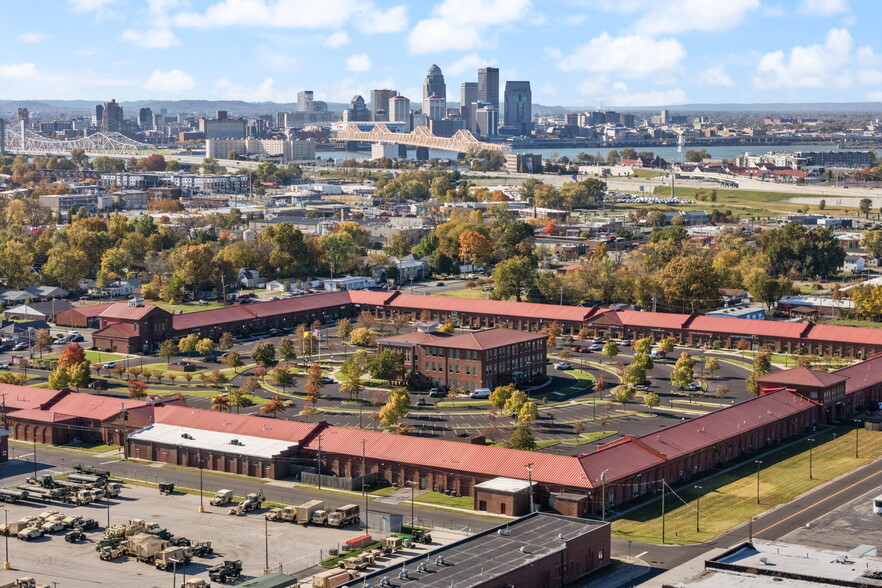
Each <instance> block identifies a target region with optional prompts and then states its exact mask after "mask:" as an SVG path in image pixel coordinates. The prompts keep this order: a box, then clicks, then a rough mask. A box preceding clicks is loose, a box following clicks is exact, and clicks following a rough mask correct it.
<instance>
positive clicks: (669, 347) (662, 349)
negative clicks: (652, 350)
mask: <svg viewBox="0 0 882 588" xmlns="http://www.w3.org/2000/svg"><path fill="white" fill-rule="evenodd" d="M674 343H675V339H674V338H673V337H665V338H664V339H662V340H661V341H659V342H658V353H659V354H660V355H661V356H662V357H667V356H668V353H670V352H672V351H673V350H674Z"/></svg>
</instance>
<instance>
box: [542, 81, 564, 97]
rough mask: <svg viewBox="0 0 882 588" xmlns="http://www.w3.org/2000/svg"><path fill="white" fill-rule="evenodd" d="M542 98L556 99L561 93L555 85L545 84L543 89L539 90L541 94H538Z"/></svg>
mask: <svg viewBox="0 0 882 588" xmlns="http://www.w3.org/2000/svg"><path fill="white" fill-rule="evenodd" d="M537 93H538V94H539V95H540V96H549V97H552V98H554V97H556V96H557V95H558V94H559V92H558V90H557V86H555V85H554V84H543V85H542V87H541V88H539V92H537Z"/></svg>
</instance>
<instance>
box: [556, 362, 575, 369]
mask: <svg viewBox="0 0 882 588" xmlns="http://www.w3.org/2000/svg"><path fill="white" fill-rule="evenodd" d="M554 369H556V370H571V369H573V364H571V363H569V362H566V361H559V362H557V363H556V364H554Z"/></svg>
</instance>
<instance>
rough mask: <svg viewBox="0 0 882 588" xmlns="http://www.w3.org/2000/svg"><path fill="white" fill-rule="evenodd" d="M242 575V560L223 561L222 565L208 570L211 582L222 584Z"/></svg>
mask: <svg viewBox="0 0 882 588" xmlns="http://www.w3.org/2000/svg"><path fill="white" fill-rule="evenodd" d="M241 575H242V560H241V559H237V560H232V561H231V560H224V563H222V564H218V565H216V566H214V567H212V568H208V577H209V579H211V581H212V582H220V583H221V584H223V583H224V582H226V581H227V580H232V579H234V578H238V577H239V576H241Z"/></svg>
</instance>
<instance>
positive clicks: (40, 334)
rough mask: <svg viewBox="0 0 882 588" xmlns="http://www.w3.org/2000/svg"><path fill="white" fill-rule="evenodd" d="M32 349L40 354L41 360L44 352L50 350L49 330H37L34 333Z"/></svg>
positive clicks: (50, 337)
mask: <svg viewBox="0 0 882 588" xmlns="http://www.w3.org/2000/svg"><path fill="white" fill-rule="evenodd" d="M34 349H36V350H38V351H39V352H40V357H41V358H42V357H43V352H44V351H51V350H52V335H50V334H49V329H37V330H36V331H34Z"/></svg>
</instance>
